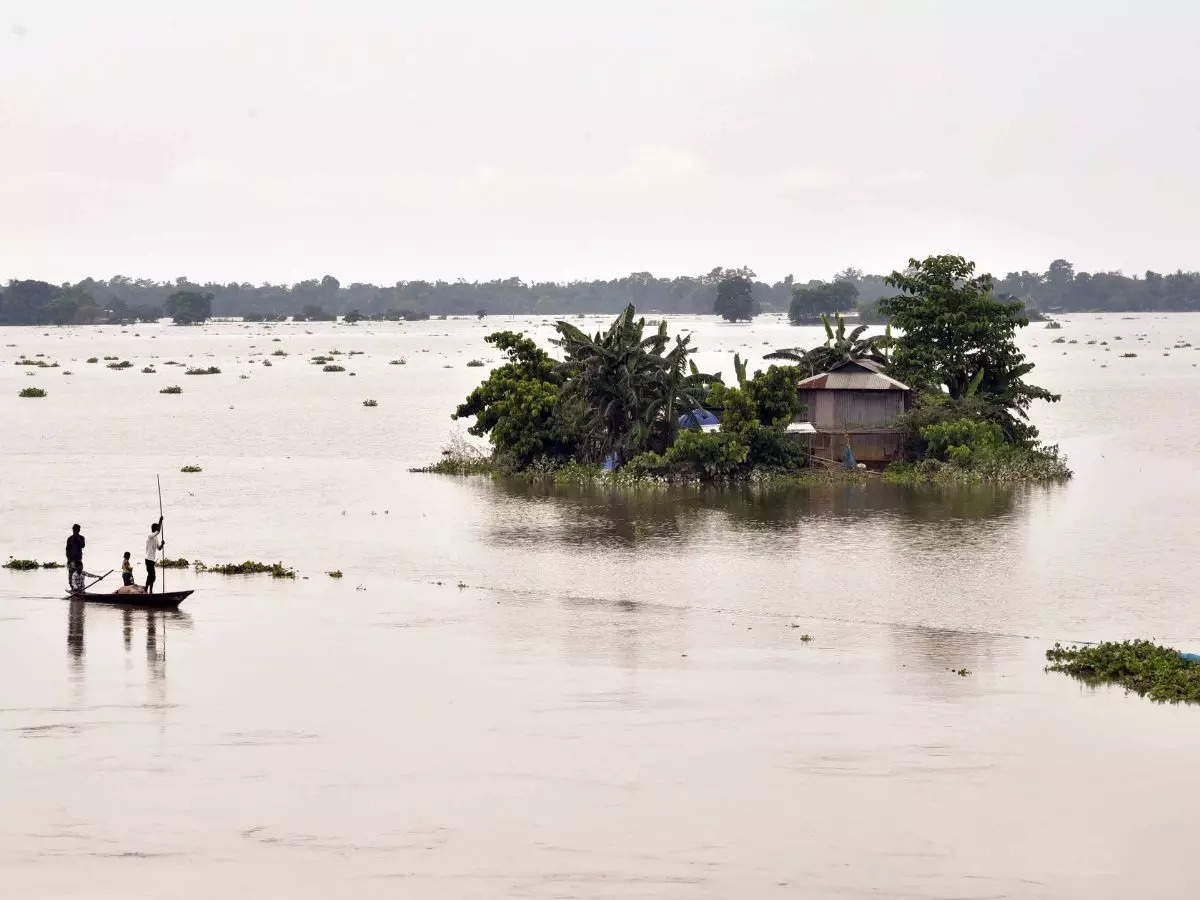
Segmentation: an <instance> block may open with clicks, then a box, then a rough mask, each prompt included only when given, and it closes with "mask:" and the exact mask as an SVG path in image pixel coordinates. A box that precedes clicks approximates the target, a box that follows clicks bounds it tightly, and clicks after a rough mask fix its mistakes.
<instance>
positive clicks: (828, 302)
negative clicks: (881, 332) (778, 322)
mask: <svg viewBox="0 0 1200 900" xmlns="http://www.w3.org/2000/svg"><path fill="white" fill-rule="evenodd" d="M857 300H858V288H857V287H855V286H854V283H853V282H852V281H848V280H843V279H840V278H839V279H837V280H835V281H810V282H809V283H808V284H798V285H795V286H793V287H792V303H791V306H789V307H788V320H789V321H790V322H791V323H792V324H793V325H801V324H805V323H814V322H816V321H817V320H818V319H820V318H821V317H822V316H824V315H827V314H829V313H839V312H846V311H847V310H851V309H854V304H855V301H857Z"/></svg>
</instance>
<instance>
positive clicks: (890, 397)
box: [789, 359, 913, 467]
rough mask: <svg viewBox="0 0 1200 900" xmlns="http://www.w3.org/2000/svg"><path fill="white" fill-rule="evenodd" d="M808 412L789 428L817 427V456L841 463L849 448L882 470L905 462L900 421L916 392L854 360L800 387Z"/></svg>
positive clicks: (813, 441)
mask: <svg viewBox="0 0 1200 900" xmlns="http://www.w3.org/2000/svg"><path fill="white" fill-rule="evenodd" d="M796 391H797V393H798V394H799V396H800V402H801V403H803V404H804V406H805V408H804V410H802V411H801V412H800V414H799V415H797V416H796V420H795V423H794V425H793V426H790V427H789V430H796V431H800V430H803V431H808V428H803V429H800V428H795V425H796V424H798V425H801V426H803V425H805V424H807V425H808V426H809V427H811V429H812V430H811V432H810V434H809V447H810V450H811V453H812V455H813V456H815V457H820V458H823V459H828V460H834V461H840V460H841V459H842V453H843V452H844V450H845V448H846V445H847V444H849V445H850V449H851V450H852V451H853V453H854V457H855V459H857V460H858V461H859V462H861V463H865V464H866V465H868V466H873V467H882V466H884V465H887V464H888V463H890V462H893V461H895V460H897V459H900V457H901V455H902V453H903V449H904V446H903V445H904V436H903V432H901V430H900V429H899V428H897V427H895V423H896V418H897V417H898V416H900V415H901V414H902V413H903V412H905V411H906V410H907V409H908V408H909V407H910V406H911V405H912V393H913V392H912V389H911V388H909V386H908V385H906V384H903V383H901V382H899V381H897V380H896V379H895V378H890V377H889V376H887V375H884V374H883V367H882V366H880V365H879V364H878V363H875V362H872V361H871V360H867V359H855V360H850V361H847V362H844V363H841V364H839V365H836V366H834V367H833V368H832V369H830V370H829V371H828V372H822V373H821V374H819V375H813V376H812V377H811V378H805V379H804V380H803V381H801V382H799V383H798V384H797V385H796Z"/></svg>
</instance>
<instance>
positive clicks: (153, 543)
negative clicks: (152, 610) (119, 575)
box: [146, 516, 167, 594]
mask: <svg viewBox="0 0 1200 900" xmlns="http://www.w3.org/2000/svg"><path fill="white" fill-rule="evenodd" d="M162 523H163V520H162V516H159V517H158V521H157V522H155V523H153V524H152V525H151V526H150V534H148V535H147V536H146V593H147V594H152V593H154V580H155V577H156V576H155V574H154V561H155V560H156V559H158V551H159V550H162V549H163V548H164V547H166V546H167V544H166V542H165V541H163V540H162V539H161V538H160V537H159V534H158V532H159V529H160V528H162Z"/></svg>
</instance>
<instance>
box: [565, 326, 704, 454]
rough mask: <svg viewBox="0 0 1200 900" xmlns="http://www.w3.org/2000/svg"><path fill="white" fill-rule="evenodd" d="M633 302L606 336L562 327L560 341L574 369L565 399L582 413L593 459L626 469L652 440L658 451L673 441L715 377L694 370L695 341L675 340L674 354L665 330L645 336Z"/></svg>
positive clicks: (567, 362) (587, 442)
mask: <svg viewBox="0 0 1200 900" xmlns="http://www.w3.org/2000/svg"><path fill="white" fill-rule="evenodd" d="M633 316H634V309H633V306H632V304H631V305H629V306H627V307H625V309H624V311H623V312H621V314H620V315H618V316H617V318H616V319H614V320H613V323H612V324H611V325H610V326H609V327H608V330H607V331H604V332H597V333H596V334H595V335H591V336H589V335H587V334H585V333H584V332H583V331H581V330H580V329H579V328H577V327H575V326H574V325H572V324H571V323H569V322H559V323H557V325H556V328H557V330H558V333H559V337H558V339H556V340H555V341H554V343H556V344H557V345H558V346H560V347H562V349H563V354H564V356H565V360H564V366H565V367H566V370H567V372H568V376H567V380H566V383H565V384H564V385H563V389H562V397H563V400H564V401H566V402H567V403H570V404H574V405H575V406H576V407H577V408H578V409H579V411H580V412H579V417H580V422H579V424H580V427H581V430H582V433H583V440H584V443H585V445H586V447H587V449H588V451H589V452H588V455H589V456H591V457H592V458H594V459H604V458H605V457H607V456H610V455H611V456H612V457H613V458H614V460H615V462H616V464H617V465H621V464H622V463H624V462H625V461H626V460H627V459H629V458H630V456H632V455H633V454H634V453H635V452H637V451H638V450H641V449H642V448H643V447H645V446H647V444H648V443H650V442H651V440H652V439H653V441H654V443H655V444H658V445H659V446H660V447H665V446H668V445H669V444H670V443H671V441H672V440H674V437H675V432H676V430H677V429H678V417H679V415H680V410H682V409H687V410H691V409H695V408H696V407H697V406H702V405H703V401H704V397H705V395H706V394H707V389H708V385H710V384H711V383H712V382H713V381H714V380H715V379H714V378H713V376H710V375H705V374H703V373H701V372H699V371H697V370H696V367H695V366H694V365H689V363H690V361H689V360H688V355H689V354H690V353H691V352H692V348H691V337H690V336H689V337H684V338H676V339H675V344H674V346H673V347H671V349H670V350H669V351H668V350H667V347H668V346H669V345H670V342H671V341H670V338H669V337H668V336H667V325H666V323H665V322H660V323H659V327H658V329H657V331H655V333H654V334H652V335H650V336H649V337H645V336H644V334H645V326H646V320H645V319H644V318H641V319H634V317H633Z"/></svg>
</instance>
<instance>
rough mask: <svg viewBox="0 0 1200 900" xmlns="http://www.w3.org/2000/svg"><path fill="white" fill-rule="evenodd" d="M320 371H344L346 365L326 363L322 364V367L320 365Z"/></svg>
mask: <svg viewBox="0 0 1200 900" xmlns="http://www.w3.org/2000/svg"><path fill="white" fill-rule="evenodd" d="M321 371H322V372H345V371H346V367H345V366H339V365H336V364H334V363H330V364H329V365H327V366H322V367H321Z"/></svg>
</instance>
